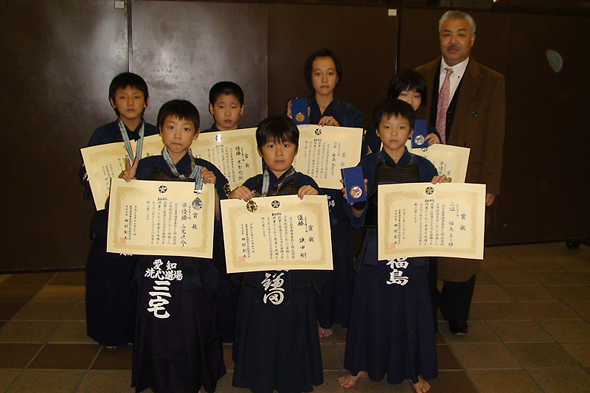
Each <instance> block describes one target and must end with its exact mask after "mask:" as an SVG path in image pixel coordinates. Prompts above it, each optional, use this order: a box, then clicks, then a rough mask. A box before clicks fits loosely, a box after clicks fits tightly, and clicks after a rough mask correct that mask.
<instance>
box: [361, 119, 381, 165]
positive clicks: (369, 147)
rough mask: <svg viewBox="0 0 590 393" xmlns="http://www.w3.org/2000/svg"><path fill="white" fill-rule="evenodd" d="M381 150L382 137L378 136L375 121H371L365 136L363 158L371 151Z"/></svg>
mask: <svg viewBox="0 0 590 393" xmlns="http://www.w3.org/2000/svg"><path fill="white" fill-rule="evenodd" d="M379 150H381V138H379V137H378V136H377V131H376V130H375V123H371V124H370V125H369V128H367V132H365V137H364V138H363V147H362V150H361V158H365V157H366V156H367V155H369V154H371V153H377V152H378V151H379Z"/></svg>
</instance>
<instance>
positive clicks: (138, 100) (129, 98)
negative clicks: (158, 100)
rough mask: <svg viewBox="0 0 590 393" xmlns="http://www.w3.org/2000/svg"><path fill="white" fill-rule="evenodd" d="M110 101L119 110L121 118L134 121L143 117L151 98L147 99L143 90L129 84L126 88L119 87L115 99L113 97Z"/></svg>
mask: <svg viewBox="0 0 590 393" xmlns="http://www.w3.org/2000/svg"><path fill="white" fill-rule="evenodd" d="M110 101H111V105H112V106H113V108H116V109H117V110H118V111H119V117H120V118H121V120H123V122H125V120H129V121H133V120H137V119H138V118H141V116H142V115H143V111H144V109H145V108H147V106H148V104H149V102H150V99H149V98H148V99H147V100H146V98H145V96H144V95H143V92H142V91H141V90H138V89H136V88H135V87H131V86H127V87H126V88H124V89H121V88H119V89H117V91H116V92H115V99H114V100H112V99H111V100H110Z"/></svg>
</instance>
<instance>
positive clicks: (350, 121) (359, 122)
mask: <svg viewBox="0 0 590 393" xmlns="http://www.w3.org/2000/svg"><path fill="white" fill-rule="evenodd" d="M346 113H347V115H346V121H345V124H340V125H341V126H344V127H359V128H363V127H364V126H365V117H364V116H363V114H362V113H361V111H359V110H358V109H357V108H355V107H354V106H352V105H350V104H346Z"/></svg>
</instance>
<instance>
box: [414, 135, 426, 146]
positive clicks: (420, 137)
mask: <svg viewBox="0 0 590 393" xmlns="http://www.w3.org/2000/svg"><path fill="white" fill-rule="evenodd" d="M424 141H425V139H424V135H418V136H417V137H416V138H414V142H416V144H417V145H423V144H424Z"/></svg>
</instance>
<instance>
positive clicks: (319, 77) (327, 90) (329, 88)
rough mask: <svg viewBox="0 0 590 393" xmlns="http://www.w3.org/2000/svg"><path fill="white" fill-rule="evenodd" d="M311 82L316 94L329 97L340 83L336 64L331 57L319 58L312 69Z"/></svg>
mask: <svg viewBox="0 0 590 393" xmlns="http://www.w3.org/2000/svg"><path fill="white" fill-rule="evenodd" d="M311 81H312V84H313V89H314V90H315V92H316V94H320V95H329V94H332V93H333V92H334V89H335V88H336V84H337V83H338V73H337V72H336V64H335V63H334V60H333V59H332V58H331V57H317V58H316V59H315V60H314V61H313V63H312V67H311Z"/></svg>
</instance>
